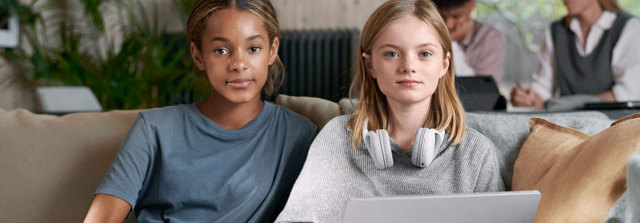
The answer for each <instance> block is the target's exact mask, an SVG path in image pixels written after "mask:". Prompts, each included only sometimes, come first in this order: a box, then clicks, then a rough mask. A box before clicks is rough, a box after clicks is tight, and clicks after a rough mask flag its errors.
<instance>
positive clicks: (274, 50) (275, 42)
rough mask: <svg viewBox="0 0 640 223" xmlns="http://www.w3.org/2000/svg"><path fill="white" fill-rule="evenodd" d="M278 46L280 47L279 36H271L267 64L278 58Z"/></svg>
mask: <svg viewBox="0 0 640 223" xmlns="http://www.w3.org/2000/svg"><path fill="white" fill-rule="evenodd" d="M278 47H280V38H278V37H277V36H276V37H275V38H273V43H272V44H271V49H269V66H271V64H273V62H274V61H275V60H276V58H278Z"/></svg>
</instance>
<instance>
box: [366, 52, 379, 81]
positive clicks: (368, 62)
mask: <svg viewBox="0 0 640 223" xmlns="http://www.w3.org/2000/svg"><path fill="white" fill-rule="evenodd" d="M362 59H363V60H364V69H365V70H366V71H367V73H368V74H369V75H371V77H372V78H373V79H376V76H377V75H376V73H375V72H373V64H372V62H371V55H369V54H367V53H362Z"/></svg>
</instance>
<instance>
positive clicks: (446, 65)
mask: <svg viewBox="0 0 640 223" xmlns="http://www.w3.org/2000/svg"><path fill="white" fill-rule="evenodd" d="M450 61H451V53H449V52H447V56H446V57H445V58H444V60H443V61H442V71H440V77H438V78H442V76H444V74H446V73H447V70H449V65H450V64H449V62H450Z"/></svg>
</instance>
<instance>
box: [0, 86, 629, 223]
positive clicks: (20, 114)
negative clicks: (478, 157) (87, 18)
mask: <svg viewBox="0 0 640 223" xmlns="http://www.w3.org/2000/svg"><path fill="white" fill-rule="evenodd" d="M276 103H277V104H280V105H283V106H285V107H288V108H289V109H291V110H293V111H295V112H298V113H300V114H302V115H305V116H306V117H308V118H309V119H310V120H312V121H313V122H314V123H315V124H317V125H318V126H319V127H320V128H321V127H322V126H323V125H324V124H325V123H326V122H327V121H329V120H330V119H331V118H333V117H335V116H338V115H343V114H348V113H351V112H353V110H354V106H357V103H352V102H350V101H348V100H346V99H345V100H341V101H340V102H339V103H335V102H332V101H328V100H324V99H320V98H310V97H293V96H286V95H280V96H278V98H277V100H276ZM138 112H139V111H138V110H126V111H109V112H96V113H73V114H67V115H63V116H54V115H47V114H34V113H32V112H30V111H27V110H24V109H15V110H2V109H0V179H2V180H1V181H0V198H1V199H0V218H2V219H3V221H5V222H79V221H82V219H83V218H84V216H85V214H86V212H87V210H88V208H89V205H90V204H91V201H92V199H93V192H94V191H95V189H96V188H97V186H98V185H99V184H100V182H101V180H102V178H103V176H104V175H105V173H106V172H107V170H108V168H109V166H110V164H111V162H112V160H113V159H114V157H115V155H116V153H117V151H118V149H119V147H120V145H121V143H122V141H123V140H124V137H125V136H126V134H127V132H128V130H129V128H130V127H131V125H132V124H133V122H134V121H135V119H136V117H137V114H138ZM532 117H539V118H542V119H540V120H538V119H534V120H533V121H532V119H531V118H532ZM639 117H640V116H639ZM633 118H634V117H631V118H628V119H633ZM466 120H467V126H468V127H470V128H474V129H476V130H478V131H479V132H481V133H482V134H484V135H485V136H487V137H488V138H489V139H491V140H492V141H493V143H494V144H495V146H496V150H497V154H498V160H499V163H500V168H501V175H502V177H503V180H504V182H505V186H506V188H507V189H508V190H511V189H513V187H514V186H518V187H520V186H522V185H518V183H519V182H525V181H526V180H529V182H527V183H528V184H529V186H531V185H533V187H534V189H537V188H536V186H538V187H539V188H540V189H541V191H542V197H543V199H545V198H546V197H545V194H546V193H552V192H553V193H559V192H562V191H551V192H546V191H548V190H547V189H545V187H543V186H544V185H542V186H540V184H536V182H533V181H531V180H530V179H531V178H532V177H529V175H527V174H537V175H536V176H537V178H544V177H541V176H542V175H544V174H546V173H547V172H553V171H554V169H553V168H550V169H547V167H550V166H553V167H555V166H558V165H556V164H557V163H551V164H549V162H550V160H551V161H554V162H558V160H562V159H564V158H567V157H568V156H567V155H566V154H562V155H564V157H560V158H558V159H550V158H549V157H550V156H549V154H550V153H536V152H535V150H532V149H531V148H530V147H531V146H534V147H535V145H538V144H540V143H534V142H531V141H530V140H528V138H532V137H531V136H530V131H531V134H533V131H534V130H535V131H539V130H540V128H537V127H536V128H531V127H532V126H531V124H535V123H534V122H540V123H543V124H544V123H546V124H548V125H549V126H551V128H548V129H546V130H547V131H554V130H558V129H562V128H565V127H568V128H571V130H569V131H568V133H571V134H572V133H576V134H577V133H578V131H580V132H582V134H583V135H579V136H580V137H582V138H580V139H585V140H589V139H590V138H589V137H590V135H594V136H593V137H594V138H596V136H598V135H599V132H606V131H605V130H607V131H608V129H610V128H612V127H614V126H611V125H612V123H616V122H614V121H613V120H610V119H609V118H608V117H607V116H606V115H604V114H602V113H599V112H568V113H543V114H521V113H516V114H512V113H506V112H485V113H467V114H466ZM535 120H537V121H535ZM631 121H637V122H640V118H637V119H633V120H631ZM547 122H548V123H547ZM549 123H551V124H549ZM625 123H627V124H625ZM628 123H630V122H629V121H626V122H624V123H622V124H624V125H622V124H620V125H618V126H622V127H625V126H628V125H629V124H628ZM552 124H553V125H558V126H555V127H554V126H553V125H552ZM632 124H633V125H631V127H629V128H631V129H633V128H635V125H637V124H636V123H635V122H634V123H632ZM535 126H538V125H535ZM535 126H534V127H535ZM637 126H640V125H637ZM637 130H640V129H637ZM572 131H575V132H572ZM627 131H628V129H627ZM637 132H640V131H637ZM552 134H554V135H558V134H556V133H552ZM633 134H636V133H633ZM636 135H637V134H636ZM543 137H546V136H543ZM567 137H569V136H567ZM585 137H586V138H585ZM609 138H610V137H609ZM638 138H640V137H638ZM543 141H544V140H543ZM636 141H637V140H636ZM636 141H634V143H635V142H636ZM585 144H586V145H587V146H588V145H594V143H590V142H586V143H581V144H580V145H585ZM631 146H632V148H631V149H627V150H628V151H632V152H631V153H629V154H630V155H628V154H622V155H621V156H622V157H623V158H619V161H616V162H613V163H617V164H618V166H617V167H616V168H618V169H620V168H625V170H618V169H616V170H612V171H613V172H615V173H616V174H615V175H616V176H618V178H616V179H615V180H610V179H608V178H607V179H608V180H606V181H605V180H601V181H598V179H597V178H593V179H592V182H590V183H583V184H594V185H596V187H595V189H598V190H599V191H604V192H606V193H607V194H606V195H603V196H604V197H607V199H608V201H606V202H605V201H599V200H598V199H599V198H596V200H595V201H597V202H596V203H597V204H598V205H599V206H600V207H599V209H605V208H606V210H605V212H604V213H603V212H602V210H601V211H600V212H597V211H593V210H595V207H591V206H589V207H586V208H582V207H580V209H581V210H580V211H578V212H576V213H573V212H572V215H571V216H575V215H584V214H583V213H584V212H589V213H591V212H594V213H595V212H597V213H599V214H598V215H597V216H596V217H595V219H598V220H597V221H596V222H604V221H606V222H640V218H639V217H640V216H638V213H634V212H638V211H634V208H635V210H638V208H639V207H638V204H640V199H639V198H638V197H639V196H640V155H632V154H633V153H636V152H634V151H638V152H640V143H638V145H631ZM633 146H635V147H633ZM546 147H547V148H555V146H549V145H547V146H546ZM524 148H528V150H527V151H534V152H533V153H528V154H533V156H540V154H543V155H545V157H542V158H540V159H541V160H542V161H535V162H529V163H527V162H524V161H522V160H521V159H520V158H519V157H518V156H519V153H520V151H521V149H522V150H523V151H524ZM634 149H635V150H634ZM574 150H576V149H574ZM550 151H552V152H553V151H555V150H553V149H552V150H550ZM567 151H572V150H567ZM612 154H621V153H612ZM562 155H561V156H562ZM596 158H598V159H605V158H601V157H596ZM625 159H626V160H625ZM575 160H579V159H569V161H570V162H569V163H575ZM620 160H621V161H620ZM527 161H531V160H527ZM545 162H546V163H547V164H548V165H546V166H542V167H536V168H529V167H531V165H535V164H536V163H543V164H544V163H545ZM621 162H624V163H621ZM531 163H533V164H531ZM527 165H528V166H527ZM598 165H600V164H598ZM603 165H606V164H603ZM621 165H622V166H621ZM514 167H516V168H515V170H516V171H515V173H514ZM596 167H597V166H596ZM565 169H568V168H565ZM531 170H539V171H538V172H535V171H534V172H531ZM518 171H520V172H518ZM523 171H524V172H523ZM527 171H529V172H527ZM561 171H562V169H561ZM621 171H622V172H621ZM540 172H543V173H540ZM519 173H525V175H522V174H520V175H518V174H519ZM620 174H622V175H620ZM514 175H515V176H514ZM572 175H573V176H575V175H576V174H572ZM577 175H580V174H577ZM605 175H606V174H605ZM612 175H614V174H612ZM619 175H620V176H619ZM590 177H593V176H586V177H585V178H587V182H588V181H589V180H591V178H590ZM513 179H520V180H519V181H518V182H513ZM523 179H524V180H523ZM608 181H614V182H608ZM558 182H560V181H558ZM514 183H515V184H514ZM547 183H548V182H547ZM553 184H554V183H553V181H551V186H553ZM602 185H611V187H612V188H614V189H612V190H608V189H607V188H606V187H605V186H602ZM621 185H622V188H620V187H621ZM525 186H526V185H525ZM589 188H591V187H589ZM520 189H521V188H520ZM620 189H622V191H620ZM611 191H616V193H615V194H614V193H612V192H611ZM564 194H567V193H564ZM591 194H595V192H594V193H591ZM612 194H613V195H612ZM561 195H562V194H560V195H557V196H556V197H562V196H561ZM578 195H580V196H588V195H589V194H580V193H578ZM603 196H601V197H603ZM580 199H582V198H578V200H580ZM612 199H613V201H611V200H612ZM587 201H591V200H587ZM556 203H558V202H556ZM582 203H585V202H582ZM542 204H543V203H541V205H542ZM545 205H546V204H545ZM560 205H562V202H560ZM598 205H596V206H598ZM565 206H566V205H565ZM539 210H540V209H539ZM571 211H572V210H569V211H565V212H571ZM571 216H569V218H567V216H560V217H556V218H555V219H565V220H568V221H563V222H571V219H575V218H570V217H571ZM563 217H564V218H563ZM536 218H538V216H537V217H536ZM591 219H593V218H591ZM128 221H133V218H129V219H128Z"/></svg>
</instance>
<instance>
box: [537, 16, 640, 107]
mask: <svg viewBox="0 0 640 223" xmlns="http://www.w3.org/2000/svg"><path fill="white" fill-rule="evenodd" d="M616 17H617V15H616V14H615V13H613V12H610V11H604V13H602V15H601V16H600V18H599V19H598V21H596V23H595V24H594V25H593V26H592V27H591V30H590V31H589V34H588V35H587V39H586V45H585V48H583V47H582V45H583V44H582V43H583V42H584V41H585V40H584V39H583V38H582V29H581V28H580V22H579V21H578V19H576V18H573V19H572V20H571V23H570V25H569V28H570V29H571V31H573V33H575V36H576V48H578V53H580V55H582V56H585V55H588V54H590V53H591V52H592V51H593V50H594V48H595V47H596V45H597V44H598V42H599V41H600V38H601V37H602V34H603V33H604V32H605V31H606V30H608V29H609V28H611V26H612V25H613V22H614V21H615V19H616ZM638 37H640V20H639V19H638V18H636V17H632V18H630V19H629V20H628V21H627V23H626V24H625V26H624V28H623V29H622V33H621V34H620V38H619V39H618V42H617V43H616V45H615V46H614V48H613V57H612V59H611V66H612V68H613V80H614V82H615V84H614V85H613V88H612V91H613V94H614V95H615V97H616V101H631V100H640V87H638V86H637V85H639V84H640V38H638ZM538 59H539V60H540V64H538V69H537V71H536V72H534V73H533V83H532V84H531V88H533V90H535V91H536V93H538V95H540V97H541V98H542V100H545V101H546V100H548V99H550V98H551V97H553V96H557V95H553V92H559V91H557V90H555V89H553V88H554V87H556V86H554V84H553V83H554V77H555V76H556V64H555V63H556V62H555V52H554V50H553V38H551V30H550V28H547V30H546V31H545V39H544V41H543V43H542V45H541V46H540V52H539V53H538Z"/></svg>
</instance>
